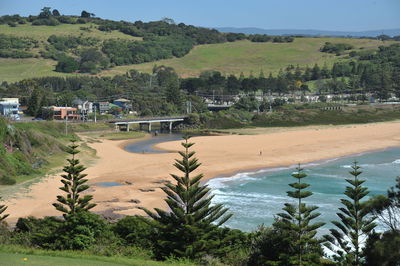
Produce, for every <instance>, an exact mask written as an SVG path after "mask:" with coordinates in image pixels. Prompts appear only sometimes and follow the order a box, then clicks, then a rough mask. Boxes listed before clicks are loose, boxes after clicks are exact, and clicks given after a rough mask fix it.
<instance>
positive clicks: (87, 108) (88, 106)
mask: <svg viewBox="0 0 400 266" xmlns="http://www.w3.org/2000/svg"><path fill="white" fill-rule="evenodd" d="M72 103H73V104H74V106H76V107H77V108H78V110H79V114H80V115H81V119H82V120H87V119H88V115H89V114H91V113H93V107H94V105H93V103H92V102H89V101H83V100H81V99H75V100H74V101H73V102H72Z"/></svg>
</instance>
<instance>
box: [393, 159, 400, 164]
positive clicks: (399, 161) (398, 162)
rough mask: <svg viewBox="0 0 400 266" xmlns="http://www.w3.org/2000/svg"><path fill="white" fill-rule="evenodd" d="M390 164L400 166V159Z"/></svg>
mask: <svg viewBox="0 0 400 266" xmlns="http://www.w3.org/2000/svg"><path fill="white" fill-rule="evenodd" d="M392 163H394V164H400V159H397V160H395V161H393V162H392Z"/></svg>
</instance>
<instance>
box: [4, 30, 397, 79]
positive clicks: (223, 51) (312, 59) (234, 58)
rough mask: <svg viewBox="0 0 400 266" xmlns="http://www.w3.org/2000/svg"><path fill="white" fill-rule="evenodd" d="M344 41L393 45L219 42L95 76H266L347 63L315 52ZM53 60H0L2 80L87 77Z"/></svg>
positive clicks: (39, 34)
mask: <svg viewBox="0 0 400 266" xmlns="http://www.w3.org/2000/svg"><path fill="white" fill-rule="evenodd" d="M0 33H4V34H8V35H13V36H17V37H29V38H32V39H35V40H37V41H39V47H38V48H34V49H33V50H32V51H33V52H34V53H35V54H36V53H38V51H39V50H41V49H43V48H44V47H45V45H46V40H47V38H48V37H49V36H51V35H53V34H55V35H68V36H84V37H94V38H97V39H100V40H106V39H113V38H118V39H125V40H140V39H141V38H139V37H133V36H130V35H127V34H124V33H122V32H119V31H116V30H113V31H110V32H105V31H99V30H98V29H97V25H95V24H93V23H87V24H61V25H58V26H32V25H31V24H29V23H28V24H24V25H18V26H17V27H9V26H8V25H0ZM327 41H329V42H332V43H348V44H352V45H354V47H355V50H359V49H373V48H377V47H378V46H380V45H389V44H391V43H393V42H392V41H386V42H382V41H378V40H370V39H346V38H296V39H295V41H294V42H292V43H272V42H267V43H254V42H250V41H248V40H245V41H237V42H227V43H220V44H207V45H198V46H196V47H195V48H194V49H193V50H192V51H191V52H190V53H189V54H188V55H186V56H184V57H182V58H173V59H165V60H159V61H156V62H150V63H144V64H137V65H125V66H117V67H114V68H111V69H110V70H106V71H103V72H101V73H100V74H98V75H105V76H112V75H116V74H124V73H125V72H126V71H127V70H129V69H137V70H140V71H143V72H151V70H152V68H153V66H154V65H161V64H163V65H167V66H171V67H173V68H175V69H176V71H177V72H178V74H180V75H181V76H182V77H189V76H197V75H198V74H200V73H201V72H202V71H204V70H216V71H220V72H222V73H224V74H227V75H228V74H235V75H239V74H240V73H241V72H243V73H244V74H245V75H248V74H249V73H250V72H253V73H254V74H255V75H258V73H259V72H260V71H261V70H262V71H264V73H266V74H267V73H269V72H273V73H276V72H278V71H279V69H281V68H285V67H286V66H288V65H290V64H292V65H297V64H299V65H300V66H306V65H314V64H315V63H318V64H320V65H323V64H324V63H326V64H328V65H331V64H333V63H334V62H336V61H340V60H346V58H347V56H346V55H342V56H335V55H333V54H328V53H322V52H320V51H319V49H320V48H321V46H322V45H323V44H324V43H325V42H327ZM55 65H56V61H54V60H51V59H43V58H26V59H14V58H0V82H2V81H7V82H14V81H18V80H22V79H24V78H33V77H44V76H71V75H87V74H68V73H60V72H55V71H54V69H55Z"/></svg>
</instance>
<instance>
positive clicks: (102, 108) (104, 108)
mask: <svg viewBox="0 0 400 266" xmlns="http://www.w3.org/2000/svg"><path fill="white" fill-rule="evenodd" d="M94 106H95V108H97V110H99V113H100V114H106V113H108V111H110V103H109V102H97V103H94Z"/></svg>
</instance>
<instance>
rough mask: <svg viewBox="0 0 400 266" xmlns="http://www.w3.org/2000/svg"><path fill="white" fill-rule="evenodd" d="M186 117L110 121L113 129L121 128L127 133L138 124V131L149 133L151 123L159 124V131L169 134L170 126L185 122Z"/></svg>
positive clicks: (119, 129)
mask: <svg viewBox="0 0 400 266" xmlns="http://www.w3.org/2000/svg"><path fill="white" fill-rule="evenodd" d="M186 117H187V116H175V117H147V118H145V117H144V118H138V119H130V120H117V121H110V123H113V124H114V125H115V129H116V130H118V131H121V128H125V130H126V131H129V127H130V125H132V124H139V128H140V130H147V131H149V132H150V131H151V124H152V123H160V129H161V130H162V129H168V130H169V132H171V131H172V124H173V123H174V122H182V121H183V120H185V118H186Z"/></svg>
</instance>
